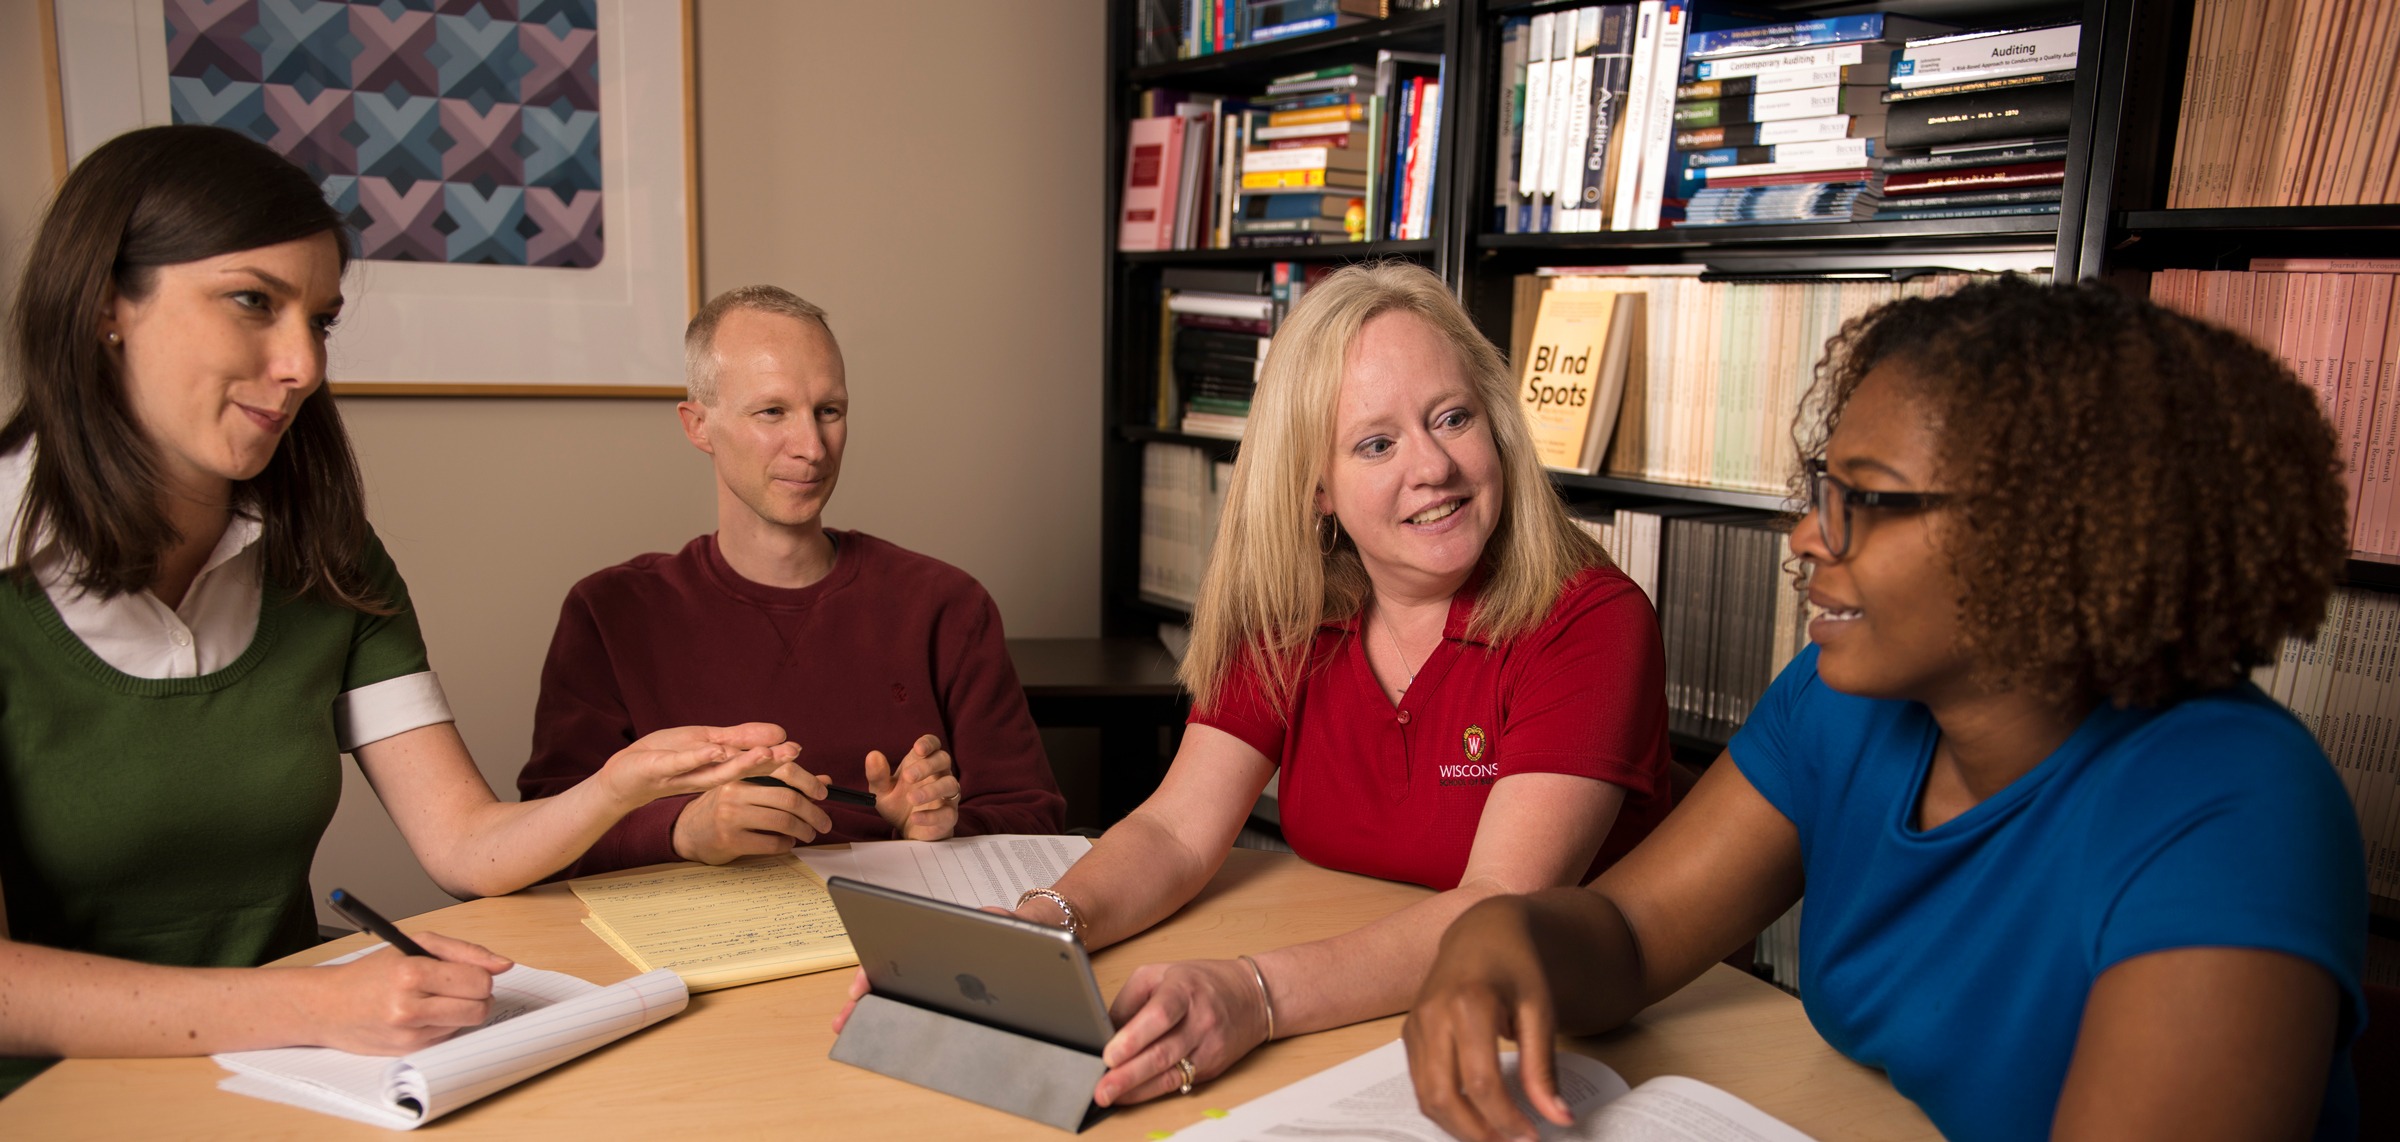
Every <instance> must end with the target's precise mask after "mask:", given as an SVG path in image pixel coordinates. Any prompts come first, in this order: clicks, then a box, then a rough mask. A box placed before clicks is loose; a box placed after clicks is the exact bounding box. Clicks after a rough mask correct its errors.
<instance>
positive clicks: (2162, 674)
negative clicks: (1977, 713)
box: [1794, 275, 2349, 706]
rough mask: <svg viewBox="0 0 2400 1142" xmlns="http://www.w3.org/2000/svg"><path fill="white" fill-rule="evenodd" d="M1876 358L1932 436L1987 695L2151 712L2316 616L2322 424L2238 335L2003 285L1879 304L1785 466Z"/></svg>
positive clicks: (2217, 679) (2087, 293) (2329, 576)
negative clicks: (1929, 423)
mask: <svg viewBox="0 0 2400 1142" xmlns="http://www.w3.org/2000/svg"><path fill="white" fill-rule="evenodd" d="M1885 361H1892V362H1895V363H1896V364H1898V365H1899V366H1900V367H1901V370H1902V373H1903V377H1904V381H1905V384H1906V385H1907V386H1908V392H1909V395H1911V396H1912V397H1914V398H1916V399H1918V400H1920V401H1922V402H1924V407H1925V409H1926V411H1927V412H1928V413H1929V414H1931V416H1932V417H1933V418H1934V423H1936V424H1937V425H1938V426H1939V427H1938V428H1937V431H1938V432H1939V434H1940V443H1939V449H1940V451H1939V456H1940V461H1939V469H1940V470H1939V472H1938V474H1937V476H1936V478H1937V479H1938V480H1939V481H1940V484H1939V485H1938V486H1937V490H1939V491H1943V492H1946V493H1949V494H1950V495H1952V496H1953V497H1954V499H1953V501H1952V503H1953V505H1954V506H1952V507H1951V508H1950V509H1948V510H1950V511H1952V512H1954V513H1955V515H1954V518H1953V520H1952V521H1951V522H1952V523H1954V524H1955V525H1956V526H1954V527H1952V528H1951V529H1949V531H1948V537H1947V538H1946V540H1945V544H1946V545H1947V547H1948V548H1949V550H1948V552H1947V554H1948V555H1949V556H1950V558H1951V559H1952V560H1953V565H1954V567H1955V569H1956V572H1957V574H1958V576H1959V579H1960V581H1961V588H1962V593H1963V596H1964V597H1963V598H1962V599H1961V600H1960V602H1959V608H1960V631H1961V635H1960V637H1961V640H1962V642H1963V643H1964V644H1965V647H1966V649H1967V650H1968V651H1969V653H1970V654H1972V655H1973V657H1974V659H1975V661H1976V666H1977V670H1978V672H1979V674H1980V676H1981V677H1982V678H1983V680H1984V681H1986V682H1987V683H1988V684H1991V685H1995V686H1999V687H2003V688H2012V689H2017V688H2021V689H2022V690H2024V691H2026V692H2029V693H2032V694H2035V695H2038V696H2041V697H2044V698H2048V699H2052V700H2081V701H2101V700H2105V701H2109V702H2112V703H2115V704H2117V705H2119V706H2159V705H2163V704H2166V703H2171V702H2174V701H2177V700H2179V699H2182V698H2185V697H2189V696H2192V695H2195V694H2200V693H2205V692H2208V691H2211V690H2217V689H2221V688H2223V687H2226V686H2230V685H2233V684H2234V683H2236V682H2237V681H2239V680H2240V678H2241V676H2242V674H2243V672H2244V671H2247V670H2249V669H2250V668H2252V667H2254V666H2257V665H2259V664H2260V663H2262V662H2265V661H2267V660H2268V657H2269V656H2270V655H2272V654H2274V653H2275V652H2276V651H2277V649H2278V648H2279V646H2280V643H2281V640H2282V639H2283V638H2284V636H2286V635H2289V634H2303V635H2305V634H2307V633H2309V632H2311V631H2313V630H2314V629H2315V627H2316V625H2317V624H2318V622H2320V621H2321V620H2322V619H2323V617H2324V614H2325V601H2326V598H2327V597H2328V595H2329V594H2330V593H2331V591H2332V585H2333V580H2334V577H2335V575H2336V574H2337V573H2338V572H2339V571H2340V569H2341V567H2342V562H2343V559H2344V557H2345V556H2346V554H2347V548H2348V546H2349V544H2348V540H2347V538H2346V534H2345V533H2346V530H2347V523H2348V520H2347V516H2346V513H2345V510H2344V506H2343V505H2344V493H2343V489H2342V482H2341V478H2340V475H2339V473H2340V462H2339V461H2338V460H2337V458H2336V455H2337V453H2336V447H2335V437H2334V431H2333V428H2332V426H2331V425H2329V424H2328V423H2327V422H2326V419H2325V416H2324V414H2323V412H2321V411H2320V410H2319V408H2318V405H2317V398H2316V396H2315V394H2314V393H2312V392H2311V391H2310V390H2309V389H2308V388H2307V387H2306V386H2305V385H2303V384H2301V382H2300V381H2299V380H2298V379H2297V378H2295V377H2294V376H2293V375H2292V373H2291V372H2290V370H2288V369H2286V368H2285V367H2284V366H2283V364H2282V363H2281V362H2280V361H2278V360H2277V359H2276V358H2275V357H2273V356H2272V355H2270V354H2269V353H2268V352H2267V351H2265V350H2264V349H2261V348H2259V347H2258V346H2257V345H2254V344H2252V343H2251V342H2250V341H2248V340H2247V339H2245V338H2243V337H2242V336H2240V335H2239V334H2236V333H2234V332H2233V331H2231V330H2228V329H2225V328H2222V327H2220V326H2217V325H2212V324H2209V323H2206V322H2202V321H2197V320H2194V319H2192V318H2189V317H2185V316H2183V315H2181V314H2178V313H2175V312H2172V311H2170V310H2167V309H2165V308H2162V307H2160V306H2157V305H2153V304H2151V303H2150V302H2148V301H2146V300H2142V299H2140V298H2136V297H2132V296H2129V295H2127V294H2124V293H2120V292H2118V291H2117V290H2115V289H2113V288H2110V287H2107V286H2103V285H2099V284H2096V283H2084V284H2078V285H2057V286H2053V285H2046V284H2040V283H2037V282H2035V281H2034V280H2032V279H2028V278H2024V277H2020V276H2016V275H2010V276H2007V277H2003V278H2000V279H1997V280H1993V281H1990V282H1986V283H1979V284H1976V285H1970V286H1968V287H1966V288H1964V289H1961V290H1959V291H1958V292H1956V293H1953V294H1950V295H1948V296H1946V297H1930V298H1916V299H1910V300H1905V301H1896V302H1893V303H1891V304H1889V305H1885V306H1883V307H1881V308H1879V309H1876V310H1874V311H1873V312H1870V313H1868V314H1865V315H1863V316H1861V317H1859V318H1857V319H1855V320H1853V321H1851V322H1850V323H1849V324H1847V325H1845V326H1844V327H1843V329H1842V331H1841V333H1840V334H1839V335H1837V336H1836V337H1835V338H1834V340H1833V341H1832V342H1831V343H1830V344H1829V346H1828V349H1827V353H1826V356H1825V358H1824V360H1823V361H1822V362H1821V363H1820V364H1819V365H1818V367H1817V376H1816V380H1815V383H1814V385H1813V386H1812V390H1811V392H1810V394H1809V398H1808V400H1806V401H1804V402H1803V404H1802V405H1801V408H1802V410H1803V411H1802V413H1801V415H1800V417H1799V418H1798V419H1797V420H1796V421H1795V431H1794V440H1795V443H1797V444H1798V445H1799V454H1800V455H1801V456H1802V457H1813V456H1821V455H1823V449H1824V446H1825V442H1826V438H1827V437H1829V436H1830V435H1831V434H1832V432H1833V429H1834V427H1835V426H1836V425H1838V424H1840V423H1841V418H1842V411H1843V409H1844V408H1845V407H1846V406H1847V405H1848V403H1849V400H1850V397H1851V395H1852V394H1853V393H1854V392H1856V391H1857V388H1858V384H1859V382H1860V380H1861V379H1862V378H1864V377H1865V376H1866V374H1867V373H1868V371H1870V370H1872V369H1873V368H1874V367H1875V366H1877V365H1878V364H1881V363H1883V362H1885ZM1797 480H1798V477H1795V484H1794V487H1795V489H1797V488H1798V487H1799V484H1798V483H1797Z"/></svg>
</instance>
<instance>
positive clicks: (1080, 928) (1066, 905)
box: [1017, 888, 1085, 941]
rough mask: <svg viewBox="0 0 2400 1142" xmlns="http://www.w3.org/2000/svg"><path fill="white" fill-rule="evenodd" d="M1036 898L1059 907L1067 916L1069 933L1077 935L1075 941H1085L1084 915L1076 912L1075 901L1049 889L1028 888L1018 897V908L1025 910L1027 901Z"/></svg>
mask: <svg viewBox="0 0 2400 1142" xmlns="http://www.w3.org/2000/svg"><path fill="white" fill-rule="evenodd" d="M1036 897H1039V898H1041V899H1043V900H1047V901H1049V902H1050V903H1052V904H1056V905H1058V910H1059V911H1060V912H1061V913H1063V914H1065V916H1066V918H1067V931H1070V932H1073V933H1075V939H1076V940H1077V941H1081V940H1082V939H1083V934H1084V930H1085V925H1084V922H1083V913H1082V912H1079V911H1077V910H1076V908H1075V902H1074V901H1071V900H1069V899H1067V898H1066V897H1064V896H1060V895H1059V894H1058V893H1056V892H1053V891H1051V890H1049V889H1047V888H1028V889H1026V890H1025V891H1024V892H1022V893H1020V894H1019V895H1018V896H1017V907H1019V908H1023V907H1024V906H1025V902H1026V901H1028V900H1032V899H1034V898H1036Z"/></svg>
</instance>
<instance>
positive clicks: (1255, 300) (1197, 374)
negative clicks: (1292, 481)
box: [1151, 262, 1333, 440]
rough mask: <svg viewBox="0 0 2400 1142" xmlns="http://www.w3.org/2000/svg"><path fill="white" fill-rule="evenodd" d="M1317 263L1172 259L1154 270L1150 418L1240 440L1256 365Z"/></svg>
mask: <svg viewBox="0 0 2400 1142" xmlns="http://www.w3.org/2000/svg"><path fill="white" fill-rule="evenodd" d="M1331 272H1333V267H1332V266H1330V265H1326V264H1324V263H1310V264H1301V263H1297V262H1276V263H1274V264H1272V265H1270V266H1268V267H1266V268H1264V269H1255V268H1248V267H1242V268H1236V267H1198V266H1173V267H1169V268H1167V269H1165V270H1163V271H1161V273H1160V274H1159V330H1160V332H1159V338H1158V373H1157V380H1158V383H1157V387H1156V390H1155V397H1156V402H1155V405H1154V407H1153V411H1152V417H1151V423H1152V424H1153V425H1155V426H1157V427H1159V428H1164V429H1167V430H1169V431H1175V432H1184V433H1189V434H1191V435H1193V436H1214V437H1218V438H1220V439H1225V440H1240V439H1241V438H1242V433H1243V431H1244V430H1245V429H1246V428H1247V427H1248V426H1249V423H1250V399H1251V396H1252V395H1253V394H1254V393H1256V392H1257V389H1258V372H1259V369H1260V367H1261V366H1263V365H1264V364H1265V363H1266V359H1267V349H1268V347H1269V346H1271V345H1272V344H1273V342H1274V336H1275V329H1276V327H1277V326H1279V325H1281V324H1282V323H1283V316H1284V314H1286V313H1288V312H1290V310H1291V307H1292V305H1293V304H1294V303H1296V302H1298V301H1299V300H1300V298H1301V295H1303V294H1305V293H1306V292H1307V291H1308V285H1309V283H1310V282H1311V281H1316V280H1320V279H1322V278H1323V277H1324V276H1325V275H1326V274H1328V273H1331Z"/></svg>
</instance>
